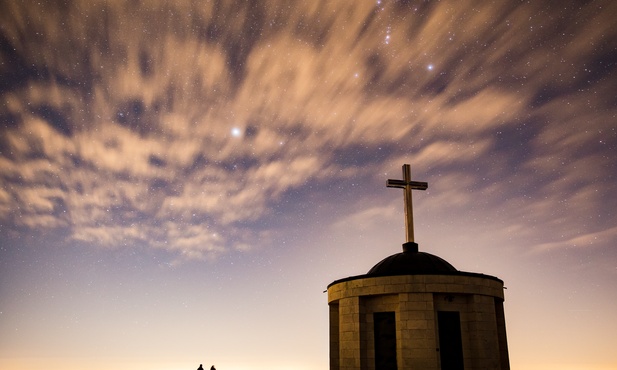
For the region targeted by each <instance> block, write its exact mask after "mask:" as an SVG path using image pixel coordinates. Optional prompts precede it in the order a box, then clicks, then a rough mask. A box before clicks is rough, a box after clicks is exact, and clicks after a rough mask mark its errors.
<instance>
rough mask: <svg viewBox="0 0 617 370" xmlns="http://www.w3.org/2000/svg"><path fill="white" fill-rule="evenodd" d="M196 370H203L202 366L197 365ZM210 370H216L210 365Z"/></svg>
mask: <svg viewBox="0 0 617 370" xmlns="http://www.w3.org/2000/svg"><path fill="white" fill-rule="evenodd" d="M197 370H204V368H203V366H202V364H199V367H198V368H197ZM210 370H216V368H215V367H214V365H212V366H211V367H210Z"/></svg>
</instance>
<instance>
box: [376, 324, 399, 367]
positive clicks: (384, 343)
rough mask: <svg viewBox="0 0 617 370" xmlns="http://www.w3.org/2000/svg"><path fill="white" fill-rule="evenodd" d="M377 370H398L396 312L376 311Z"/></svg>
mask: <svg viewBox="0 0 617 370" xmlns="http://www.w3.org/2000/svg"><path fill="white" fill-rule="evenodd" d="M373 321H374V324H375V327H374V329H375V370H397V367H396V318H395V315H394V312H375V313H374V314H373Z"/></svg>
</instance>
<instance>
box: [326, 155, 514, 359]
mask: <svg viewBox="0 0 617 370" xmlns="http://www.w3.org/2000/svg"><path fill="white" fill-rule="evenodd" d="M403 177H404V180H388V186H389V187H397V188H403V189H404V190H405V213H406V225H407V242H406V243H404V244H403V251H402V252H401V253H396V254H394V255H391V256H389V257H386V258H385V259H383V260H382V261H381V262H379V263H377V264H376V265H375V266H374V267H373V268H371V269H370V270H369V271H368V272H367V273H366V274H364V275H358V276H351V277H348V278H344V279H340V280H336V281H334V282H332V283H331V284H330V285H328V305H329V308H330V369H331V370H352V369H353V370H406V369H419V370H437V369H441V370H459V369H460V370H462V369H465V370H470V369H477V370H487V369H500V370H504V369H509V368H510V365H509V358H508V346H507V340H506V325H505V317H504V309H503V302H504V294H503V289H504V288H503V281H502V280H500V279H498V278H496V277H494V276H489V275H484V274H478V273H471V272H463V271H458V270H457V269H456V268H454V267H453V266H452V265H451V264H449V263H448V262H447V261H445V260H443V259H441V258H439V257H437V256H435V255H432V254H430V253H426V252H420V251H418V244H416V243H415V242H414V241H413V216H412V212H411V211H412V210H411V190H412V189H419V190H424V189H426V188H427V187H428V184H426V183H421V182H414V181H411V180H410V178H409V177H410V176H409V165H404V166H403Z"/></svg>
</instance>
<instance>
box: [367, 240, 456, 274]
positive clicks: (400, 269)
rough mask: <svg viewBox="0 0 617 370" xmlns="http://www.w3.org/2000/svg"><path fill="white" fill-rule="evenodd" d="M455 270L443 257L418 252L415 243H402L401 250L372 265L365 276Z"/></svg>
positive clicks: (442, 272)
mask: <svg viewBox="0 0 617 370" xmlns="http://www.w3.org/2000/svg"><path fill="white" fill-rule="evenodd" d="M453 272H457V270H456V269H455V268H454V266H452V265H451V264H449V263H448V262H447V261H446V260H444V259H443V258H439V257H437V256H435V255H433V254H430V253H426V252H418V245H417V244H416V243H405V244H403V252H401V253H397V254H393V255H391V256H390V257H386V258H384V259H383V260H381V262H379V263H378V264H376V265H375V266H373V268H372V269H370V270H369V272H368V273H367V274H366V275H367V276H392V275H414V274H451V273H453Z"/></svg>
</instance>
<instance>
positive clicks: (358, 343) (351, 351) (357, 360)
mask: <svg viewBox="0 0 617 370" xmlns="http://www.w3.org/2000/svg"><path fill="white" fill-rule="evenodd" d="M365 321H366V318H365V315H364V309H363V307H362V305H361V300H360V297H357V296H356V297H349V298H343V299H341V300H340V301H339V338H340V339H339V366H340V369H341V370H358V369H366V361H365V359H366V343H365V342H366V340H365V338H363V337H364V333H365V326H366V323H365Z"/></svg>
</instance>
